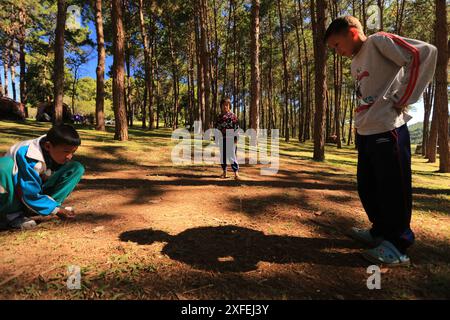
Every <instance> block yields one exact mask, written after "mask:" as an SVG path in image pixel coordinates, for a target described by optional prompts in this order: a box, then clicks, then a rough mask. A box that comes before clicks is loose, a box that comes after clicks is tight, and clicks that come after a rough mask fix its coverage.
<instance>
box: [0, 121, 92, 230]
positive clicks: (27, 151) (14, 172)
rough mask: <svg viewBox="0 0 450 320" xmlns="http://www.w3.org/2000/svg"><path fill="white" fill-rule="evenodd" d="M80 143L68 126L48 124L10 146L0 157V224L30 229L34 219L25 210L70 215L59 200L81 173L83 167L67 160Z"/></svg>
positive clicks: (63, 198)
mask: <svg viewBox="0 0 450 320" xmlns="http://www.w3.org/2000/svg"><path fill="white" fill-rule="evenodd" d="M80 144H81V140H80V137H79V135H78V133H77V131H76V130H75V129H74V128H73V127H72V126H70V125H60V126H54V127H52V128H51V129H50V130H49V131H48V133H47V134H46V135H44V136H41V137H39V138H36V139H32V140H27V141H24V142H19V143H17V144H15V145H13V146H12V147H11V148H10V150H9V151H8V152H7V153H6V155H5V156H4V157H1V158H0V223H1V224H3V226H5V225H6V227H9V228H16V229H30V228H33V227H35V226H36V222H35V221H34V220H31V219H29V218H27V217H26V214H25V212H29V213H31V214H37V215H44V216H48V215H57V216H58V217H60V218H71V217H73V214H74V213H73V211H72V210H71V208H64V207H62V206H61V205H62V203H63V202H64V200H65V199H66V198H67V197H68V196H69V194H70V193H71V192H72V191H73V189H74V188H75V186H76V185H77V184H78V182H79V181H80V179H81V176H82V175H83V173H84V167H83V166H82V165H81V164H80V163H78V162H76V161H71V159H72V157H73V154H74V153H75V151H76V150H77V148H78V146H79V145H80Z"/></svg>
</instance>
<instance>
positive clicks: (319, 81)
mask: <svg viewBox="0 0 450 320" xmlns="http://www.w3.org/2000/svg"><path fill="white" fill-rule="evenodd" d="M326 12H327V2H326V1H325V0H317V6H316V5H315V1H314V0H311V17H312V24H313V36H314V57H315V61H314V65H315V71H316V76H315V104H316V112H315V116H314V155H313V159H314V160H316V161H323V160H325V140H324V130H323V129H324V123H325V117H324V116H325V114H324V108H325V94H326V90H327V83H326V68H325V67H326V48H325V44H324V42H323V41H322V39H321V37H322V35H323V34H325V29H326V25H325V24H326Z"/></svg>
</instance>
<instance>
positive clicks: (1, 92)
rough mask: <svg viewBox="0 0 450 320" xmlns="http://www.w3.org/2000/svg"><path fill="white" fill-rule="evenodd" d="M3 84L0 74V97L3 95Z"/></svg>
mask: <svg viewBox="0 0 450 320" xmlns="http://www.w3.org/2000/svg"><path fill="white" fill-rule="evenodd" d="M3 94H4V91H3V84H2V76H1V75H0V98H1V97H3Z"/></svg>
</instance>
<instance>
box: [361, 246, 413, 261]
mask: <svg viewBox="0 0 450 320" xmlns="http://www.w3.org/2000/svg"><path fill="white" fill-rule="evenodd" d="M362 255H363V257H364V258H365V259H367V260H368V261H370V262H372V263H376V264H383V265H386V266H390V267H396V266H409V265H410V264H411V261H410V259H409V257H408V256H407V255H406V254H402V253H401V252H400V251H398V249H397V248H396V247H395V246H394V245H393V244H392V243H390V242H389V241H386V240H384V241H383V242H381V244H380V245H379V246H378V247H376V248H373V249H369V250H366V251H364V252H363V253H362Z"/></svg>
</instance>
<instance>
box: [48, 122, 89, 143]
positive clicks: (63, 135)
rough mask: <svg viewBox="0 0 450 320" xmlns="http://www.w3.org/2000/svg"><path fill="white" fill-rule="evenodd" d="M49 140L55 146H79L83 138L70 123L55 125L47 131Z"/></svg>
mask: <svg viewBox="0 0 450 320" xmlns="http://www.w3.org/2000/svg"><path fill="white" fill-rule="evenodd" d="M47 141H49V142H50V143H51V144H52V145H54V146H57V145H61V144H66V145H69V146H74V147H78V146H79V145H80V144H81V139H80V136H79V135H78V132H77V130H75V128H74V127H72V126H71V125H69V124H62V125H58V126H53V127H52V128H51V129H50V130H49V131H48V132H47Z"/></svg>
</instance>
